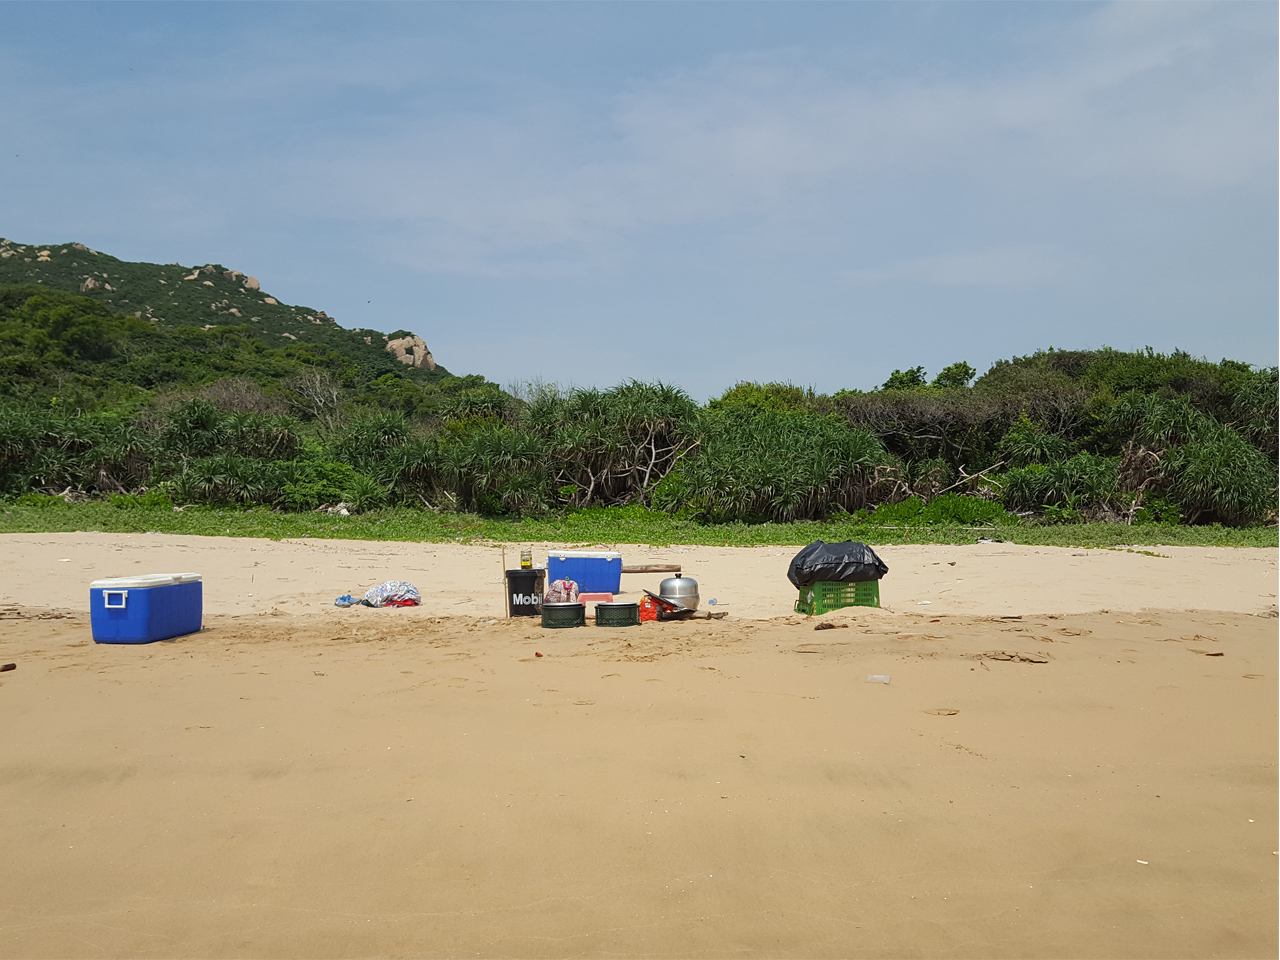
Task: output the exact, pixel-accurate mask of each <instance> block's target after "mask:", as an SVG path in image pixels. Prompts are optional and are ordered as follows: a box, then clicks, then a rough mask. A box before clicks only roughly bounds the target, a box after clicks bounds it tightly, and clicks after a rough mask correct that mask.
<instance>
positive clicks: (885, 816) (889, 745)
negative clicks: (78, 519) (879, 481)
mask: <svg viewBox="0 0 1280 960" xmlns="http://www.w3.org/2000/svg"><path fill="white" fill-rule="evenodd" d="M3 547H4V550H3V554H2V557H3V559H2V561H0V562H3V564H4V566H3V568H0V572H2V573H3V578H0V582H2V584H3V590H2V592H0V661H3V662H14V663H16V664H17V669H16V670H14V671H12V672H8V673H4V674H0V730H2V731H3V740H2V741H0V742H3V744H4V750H3V753H2V754H0V809H3V810H4V823H5V830H4V863H5V867H4V869H3V870H0V955H4V956H15V957H16V956H23V957H27V956H33V957H46V956H59V957H66V956H184V957H185V956H269V957H275V956H326V957H328V956H334V957H339V956H462V955H468V956H476V955H480V956H531V957H532V956H539V957H541V956H549V957H561V956H600V957H613V956H717V957H720V956H796V957H810V956H812V957H819V956H823V957H826V956H832V957H841V956H970V957H975V956H976V957H987V956H1001V957H1006V956H1008V957H1013V956H1037V957H1038V956H1048V957H1068V956H1070V957H1084V956H1089V957H1095V956H1096V957H1104V956H1105V957H1113V956H1151V957H1165V956H1194V957H1201V956H1240V957H1251V956H1273V955H1275V954H1276V952H1277V949H1278V947H1280V944H1278V943H1277V932H1276V931H1277V883H1276V870H1277V857H1276V856H1275V855H1274V853H1273V851H1275V850H1277V849H1280V844H1278V842H1277V822H1276V809H1277V767H1276V758H1277V735H1276V731H1277V685H1276V678H1277V668H1278V666H1280V665H1278V664H1277V620H1276V619H1275V617H1274V611H1275V592H1276V553H1275V551H1265V550H1189V549H1172V548H1159V549H1157V550H1154V551H1153V552H1156V553H1160V554H1165V555H1167V556H1162V557H1148V556H1144V555H1141V554H1129V553H1124V552H1118V551H1072V550H1054V549H1051V548H1014V547H1007V546H1005V545H1000V544H994V545H983V546H976V545H975V546H973V547H911V548H907V547H901V548H886V549H885V550H883V551H882V555H883V556H884V557H885V559H886V561H887V562H888V563H889V565H890V568H891V571H890V575H889V577H887V578H886V579H885V581H884V583H883V591H882V592H883V596H884V598H885V602H886V604H887V609H883V610H879V611H871V610H855V611H849V610H845V611H838V612H836V613H833V614H830V615H828V616H827V617H824V618H821V619H822V620H823V621H827V622H831V623H833V624H835V625H836V629H830V630H822V631H815V630H814V625H815V622H816V621H814V620H810V619H806V618H803V617H800V616H796V615H794V614H790V612H789V611H790V604H791V602H792V600H793V599H794V591H792V590H791V588H790V585H789V584H787V582H786V580H785V561H786V560H787V559H788V558H789V556H790V553H791V552H792V551H789V550H785V549H780V548H771V549H765V548H759V549H752V550H731V549H714V548H706V547H702V548H684V549H687V550H688V552H687V553H680V552H679V550H680V548H675V549H672V550H665V551H654V552H652V554H651V553H650V551H649V550H648V548H642V549H640V550H636V549H630V550H625V549H624V553H625V554H626V555H627V558H628V561H629V562H630V561H632V560H633V559H634V560H636V561H637V562H639V561H640V560H642V559H643V560H649V559H651V558H652V559H656V558H659V557H661V558H662V559H670V560H674V561H676V562H681V563H683V564H685V566H686V570H687V572H689V573H690V574H692V575H694V576H696V577H697V578H698V579H699V581H700V582H701V583H702V585H703V596H704V598H709V597H712V596H715V597H717V599H718V600H719V601H720V603H719V604H718V606H719V607H722V608H723V609H725V610H727V611H729V612H730V618H728V619H726V620H723V621H713V622H705V621H704V622H699V623H685V624H646V625H645V626H643V627H640V628H633V629H613V630H608V629H603V628H594V627H589V628H586V629H581V630H560V631H544V630H541V629H540V628H539V627H538V626H537V625H536V624H534V623H531V622H526V621H507V620H504V619H501V618H500V617H499V614H500V612H501V606H500V605H501V596H500V593H499V592H498V591H499V585H498V578H499V570H500V566H501V564H500V560H499V559H497V558H498V557H500V553H499V552H497V551H495V550H494V549H492V548H487V547H464V546H451V545H407V544H369V543H336V542H333V541H328V542H322V543H310V542H305V543H280V544H272V543H268V542H265V541H249V540H231V539H226V540H223V539H210V540H202V539H200V538H191V537H161V536H146V537H131V538H130V537H122V536H108V535H101V534H76V535H52V534H50V535H38V536H8V537H4V538H3ZM1077 554H1083V556H1078V555H1077ZM62 560H66V562H60V561H62ZM953 562H954V563H955V567H952V566H950V564H951V563H953ZM170 569H174V570H177V569H181V570H196V571H199V572H201V573H203V574H204V575H205V578H206V610H207V611H208V616H207V617H206V629H205V630H204V631H202V632H201V633H199V634H196V635H193V636H191V637H187V638H183V639H179V640H176V641H173V642H168V643H161V644H152V645H147V646H140V647H127V646H110V645H97V644H93V643H92V642H91V640H90V631H89V627H88V625H87V616H85V614H84V613H83V612H82V611H83V610H84V609H85V608H86V607H87V602H86V596H85V585H86V584H87V581H88V579H92V578H93V577H98V576H109V575H116V574H127V573H132V572H142V571H144V570H145V571H148V572H154V571H157V570H170ZM387 577H404V578H406V579H410V580H413V581H414V582H415V583H417V584H418V585H419V586H420V587H422V588H423V592H424V595H425V596H426V598H427V603H426V604H425V605H424V607H422V608H419V609H412V610H369V609H363V608H355V609H351V610H338V609H335V608H333V607H332V598H333V596H334V595H336V594H338V593H343V592H346V591H347V590H354V589H356V588H357V587H363V586H367V585H368V584H369V583H371V582H374V581H375V580H381V579H385V578H387ZM653 579H656V578H653ZM779 581H780V583H779ZM642 585H644V586H650V585H651V584H650V582H649V581H648V580H645V579H644V578H637V583H636V584H635V585H634V586H632V585H631V584H630V578H629V579H628V584H627V588H628V590H631V591H634V590H638V589H639V587H640V586H642ZM249 594H253V596H252V597H250V596H249ZM922 600H930V601H931V603H930V604H928V605H922V604H920V601H922ZM753 604H754V606H753ZM1102 611H1106V612H1102ZM538 653H541V654H542V656H540V657H539V656H536V654H538ZM872 674H875V675H888V676H889V677H890V682H889V683H888V684H887V685H886V684H884V683H878V682H867V676H868V675H872Z"/></svg>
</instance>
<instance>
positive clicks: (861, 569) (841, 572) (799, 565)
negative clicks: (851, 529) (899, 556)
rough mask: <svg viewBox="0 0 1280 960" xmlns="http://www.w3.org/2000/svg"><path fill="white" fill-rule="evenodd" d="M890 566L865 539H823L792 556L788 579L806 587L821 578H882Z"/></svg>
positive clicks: (848, 580) (856, 580) (838, 580)
mask: <svg viewBox="0 0 1280 960" xmlns="http://www.w3.org/2000/svg"><path fill="white" fill-rule="evenodd" d="M888 572H889V568H888V567H887V566H885V562H884V561H883V560H881V559H880V558H879V557H877V556H876V553H875V551H874V550H872V549H871V548H870V547H868V546H867V545H866V544H865V543H858V542H856V541H854V540H846V541H845V542H844V543H823V542H822V541H821V540H816V541H814V542H813V543H811V544H809V545H808V546H807V547H805V548H804V549H802V550H801V551H800V552H799V553H797V554H796V555H795V556H794V557H792V558H791V566H790V567H789V568H788V569H787V579H788V580H790V581H791V582H792V583H793V584H795V586H796V588H797V589H799V590H803V589H804V588H805V587H811V586H813V585H814V584H815V583H817V582H818V581H819V580H823V581H828V582H833V583H862V582H863V581H866V580H879V579H880V578H881V577H883V576H884V575H885V574H886V573H888Z"/></svg>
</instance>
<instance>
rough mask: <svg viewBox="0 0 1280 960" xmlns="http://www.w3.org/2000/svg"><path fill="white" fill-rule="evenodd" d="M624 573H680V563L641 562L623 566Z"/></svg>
mask: <svg viewBox="0 0 1280 960" xmlns="http://www.w3.org/2000/svg"><path fill="white" fill-rule="evenodd" d="M622 572H623V573H679V572H680V564H678V563H676V564H671V563H640V564H635V565H634V566H630V567H625V566H624V567H623V568H622Z"/></svg>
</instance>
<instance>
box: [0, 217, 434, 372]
mask: <svg viewBox="0 0 1280 960" xmlns="http://www.w3.org/2000/svg"><path fill="white" fill-rule="evenodd" d="M0 284H36V285H39V286H43V287H47V288H49V289H51V290H61V291H66V292H68V293H76V294H79V295H81V296H84V297H90V298H92V299H94V300H97V301H99V302H100V303H102V304H104V305H105V306H107V307H109V308H110V309H111V310H112V311H113V312H117V313H122V314H128V315H132V316H133V317H135V318H138V319H141V320H144V321H147V322H148V323H151V324H153V325H155V326H156V327H159V328H161V329H164V328H172V327H178V326H192V327H199V328H201V329H206V330H207V329H210V328H212V327H215V326H234V327H239V326H246V327H250V328H252V330H253V331H254V332H255V333H256V334H257V336H259V337H260V338H262V340H263V341H264V342H265V344H267V345H269V346H276V347H284V346H287V345H289V344H294V343H307V344H318V345H322V346H323V347H325V348H327V349H328V350H329V351H332V352H334V353H336V354H339V355H341V356H342V357H343V358H344V359H345V360H346V361H347V362H348V363H349V364H350V365H351V366H352V367H353V368H354V369H353V370H352V374H353V375H354V377H355V379H356V380H359V381H369V380H375V379H377V378H378V377H381V376H384V375H387V374H391V375H394V376H395V377H397V378H404V379H408V380H410V381H413V382H416V383H419V384H427V383H432V382H435V381H438V380H442V379H444V378H446V377H448V376H449V372H448V371H447V370H445V369H444V368H443V367H441V366H439V365H437V364H435V361H434V358H431V357H430V354H429V353H427V354H426V356H425V357H422V358H421V359H420V360H419V361H418V362H419V363H420V365H416V366H415V365H413V364H407V363H404V362H402V361H401V360H400V359H398V358H397V356H395V355H394V354H393V353H391V352H389V351H388V350H387V345H388V343H389V342H391V341H393V340H399V339H401V338H403V337H406V336H412V334H409V333H408V332H407V331H403V330H401V331H397V332H395V333H392V334H385V333H383V332H381V331H377V330H363V329H354V330H348V329H346V328H345V327H342V326H339V325H338V322H337V321H336V320H334V319H333V318H332V317H330V316H329V315H328V314H326V313H325V312H324V311H323V310H317V309H314V308H312V307H304V306H296V305H290V304H286V303H280V302H278V301H277V300H276V298H274V297H272V296H270V295H269V294H268V293H267V292H266V291H265V290H262V289H261V288H260V285H259V283H258V281H257V280H256V279H254V278H253V277H251V276H248V275H246V274H244V273H241V272H240V271H238V270H230V269H228V268H226V267H224V266H222V265H221V264H217V263H210V264H205V265H204V266H199V267H186V266H182V265H180V264H177V263H171V264H160V263H133V262H130V261H127V260H119V259H117V258H116V257H113V256H110V255H109V254H105V253H99V252H98V251H96V250H92V249H90V248H89V247H86V246H85V245H84V244H82V243H54V244H20V243H16V242H14V241H12V240H5V239H0ZM425 349H426V348H425V345H424V346H423V347H422V350H421V351H419V353H421V352H424V351H425Z"/></svg>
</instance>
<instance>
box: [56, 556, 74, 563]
mask: <svg viewBox="0 0 1280 960" xmlns="http://www.w3.org/2000/svg"><path fill="white" fill-rule="evenodd" d="M58 562H59V563H70V562H71V558H70V557H67V558H66V559H64V560H59V561H58Z"/></svg>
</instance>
